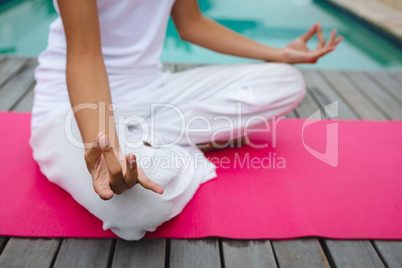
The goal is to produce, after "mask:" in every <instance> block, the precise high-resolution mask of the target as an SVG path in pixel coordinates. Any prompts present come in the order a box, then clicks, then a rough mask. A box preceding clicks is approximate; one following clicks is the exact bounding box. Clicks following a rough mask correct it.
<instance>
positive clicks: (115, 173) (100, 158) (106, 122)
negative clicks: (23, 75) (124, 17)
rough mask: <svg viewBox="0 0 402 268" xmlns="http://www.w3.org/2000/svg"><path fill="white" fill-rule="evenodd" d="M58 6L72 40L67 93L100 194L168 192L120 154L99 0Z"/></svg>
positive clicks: (70, 1)
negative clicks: (138, 190)
mask: <svg viewBox="0 0 402 268" xmlns="http://www.w3.org/2000/svg"><path fill="white" fill-rule="evenodd" d="M58 5H59V9H60V16H61V18H62V21H63V26H64V31H65V35H66V40H67V66H66V78H67V88H68V94H69V98H70V102H71V107H72V108H73V109H76V111H75V114H74V115H75V119H76V121H77V124H78V127H79V129H80V132H81V136H82V139H83V141H84V143H86V148H85V150H86V153H85V161H86V164H87V168H88V171H89V172H90V173H91V175H92V180H93V186H94V190H95V192H96V193H97V194H98V195H99V196H100V197H101V198H102V199H105V200H107V199H110V198H112V196H113V194H114V193H117V194H120V193H122V192H124V191H125V190H127V189H130V188H132V187H133V186H134V185H135V184H137V183H140V184H141V185H142V186H143V187H144V188H146V189H150V190H153V191H154V192H157V193H160V194H161V193H163V188H162V187H161V186H160V185H158V184H157V183H155V182H153V181H152V180H150V179H149V178H148V177H147V176H146V175H145V174H144V173H143V172H142V170H141V169H140V168H139V167H137V165H136V159H135V156H134V154H129V155H127V156H124V155H122V154H121V153H120V152H119V151H120V150H119V143H118V137H117V135H116V129H115V122H114V115H113V110H112V109H109V107H110V105H111V104H112V97H111V93H110V88H109V81H108V76H107V72H106V67H105V63H104V61H103V55H102V46H101V38H100V29H99V28H100V27H99V18H98V8H97V4H96V0H58ZM94 107H96V108H95V109H94ZM103 133H105V134H106V135H105V134H103Z"/></svg>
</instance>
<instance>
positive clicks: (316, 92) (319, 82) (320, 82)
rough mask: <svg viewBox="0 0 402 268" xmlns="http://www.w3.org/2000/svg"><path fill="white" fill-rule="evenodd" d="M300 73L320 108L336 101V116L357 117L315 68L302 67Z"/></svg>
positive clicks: (341, 117)
mask: <svg viewBox="0 0 402 268" xmlns="http://www.w3.org/2000/svg"><path fill="white" fill-rule="evenodd" d="M302 73H303V75H304V77H305V80H306V84H307V87H308V89H309V90H310V92H311V94H312V95H313V96H314V98H315V99H316V100H317V102H318V103H319V105H320V107H321V109H323V107H325V106H326V105H328V104H330V103H333V102H335V101H338V116H337V117H336V118H340V119H351V120H353V119H358V116H357V115H356V113H355V112H354V111H353V110H352V109H351V107H350V106H349V105H348V104H347V103H346V102H345V101H344V100H343V98H342V97H341V96H340V95H339V94H338V93H337V92H335V91H334V89H333V88H332V87H331V86H330V85H329V84H328V83H327V81H326V80H325V79H324V78H323V77H322V76H321V74H320V73H319V72H318V71H317V70H307V69H303V70H302Z"/></svg>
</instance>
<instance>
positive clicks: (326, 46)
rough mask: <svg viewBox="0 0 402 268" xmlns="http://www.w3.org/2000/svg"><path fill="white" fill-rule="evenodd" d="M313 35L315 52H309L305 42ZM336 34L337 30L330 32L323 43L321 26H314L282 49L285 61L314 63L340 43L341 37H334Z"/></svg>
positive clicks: (317, 24)
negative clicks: (315, 41)
mask: <svg viewBox="0 0 402 268" xmlns="http://www.w3.org/2000/svg"><path fill="white" fill-rule="evenodd" d="M315 34H317V38H318V45H317V47H316V49H315V50H311V51H310V50H309V49H308V47H307V42H308V40H310V38H311V37H313V36H314V35H315ZM336 34H337V30H336V29H334V30H332V32H331V36H330V38H329V39H328V41H327V42H325V38H324V35H323V33H322V29H321V24H319V23H316V24H314V25H313V26H312V27H311V28H310V30H308V31H307V32H306V33H304V34H302V35H301V36H299V37H298V38H296V39H295V40H293V41H292V42H290V43H289V44H288V45H287V46H286V47H285V48H284V49H283V52H284V55H285V56H284V58H285V61H286V62H288V63H316V62H317V60H318V59H319V58H320V57H322V56H324V55H326V54H327V53H329V52H331V51H333V50H334V49H335V48H336V46H337V45H338V44H339V42H341V41H342V39H343V36H338V37H336Z"/></svg>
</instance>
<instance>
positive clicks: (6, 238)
mask: <svg viewBox="0 0 402 268" xmlns="http://www.w3.org/2000/svg"><path fill="white" fill-rule="evenodd" d="M9 240H10V237H4V241H3V243H2V244H1V245H0V257H1V253H3V250H4V249H5V247H6V246H7V243H8V241H9Z"/></svg>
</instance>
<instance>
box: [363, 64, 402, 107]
mask: <svg viewBox="0 0 402 268" xmlns="http://www.w3.org/2000/svg"><path fill="white" fill-rule="evenodd" d="M366 74H367V75H368V77H370V78H371V79H372V80H373V81H374V82H375V83H377V84H378V85H379V86H381V88H382V89H384V90H387V91H388V92H389V93H390V94H391V95H392V96H393V97H394V98H396V99H397V100H398V101H399V103H401V102H402V83H401V82H399V81H398V80H397V79H395V78H394V76H392V75H391V74H390V73H389V72H366Z"/></svg>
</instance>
